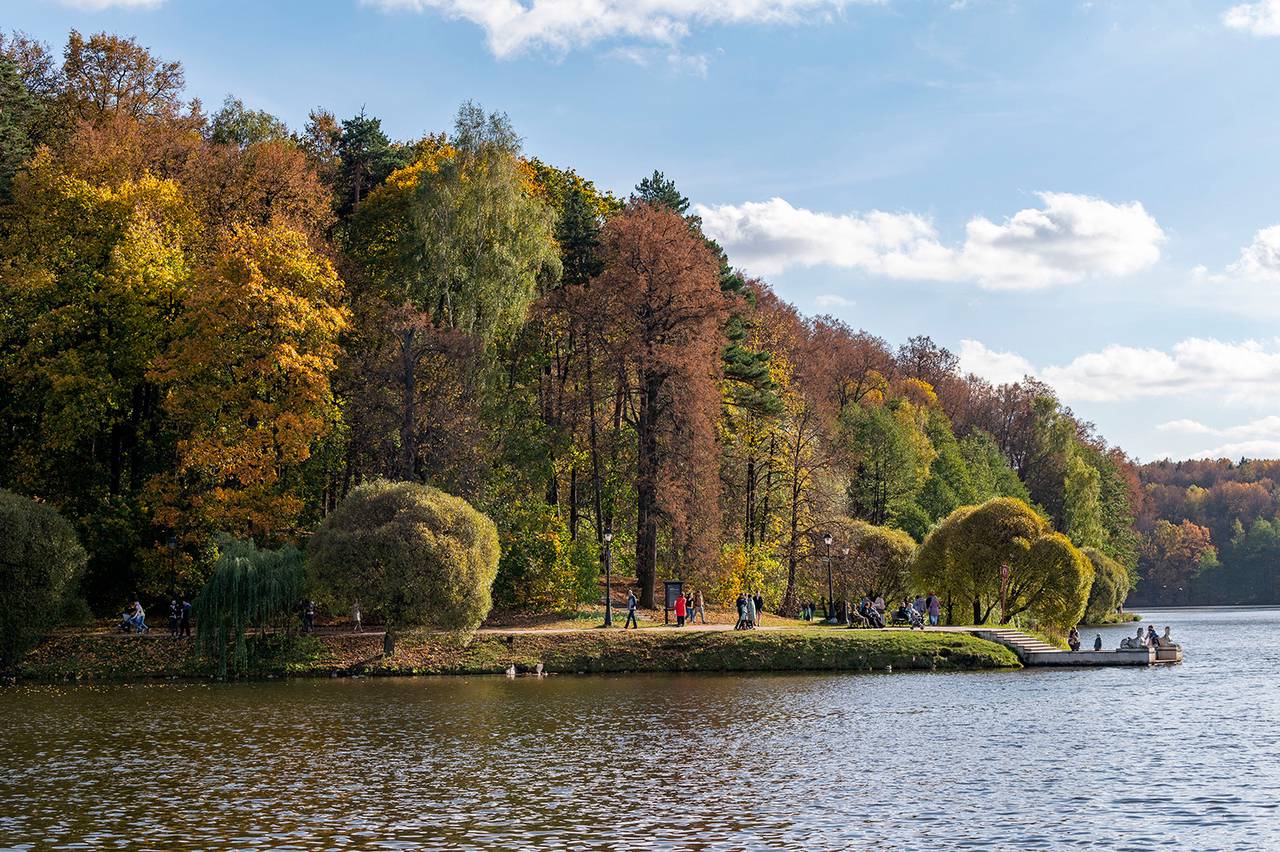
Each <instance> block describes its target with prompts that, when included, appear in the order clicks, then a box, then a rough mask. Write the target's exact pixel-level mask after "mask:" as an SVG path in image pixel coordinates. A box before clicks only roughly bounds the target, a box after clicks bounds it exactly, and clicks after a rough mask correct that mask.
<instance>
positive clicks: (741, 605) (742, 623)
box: [733, 595, 747, 630]
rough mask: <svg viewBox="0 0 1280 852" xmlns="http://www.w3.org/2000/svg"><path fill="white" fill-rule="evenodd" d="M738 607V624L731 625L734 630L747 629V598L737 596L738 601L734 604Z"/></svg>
mask: <svg viewBox="0 0 1280 852" xmlns="http://www.w3.org/2000/svg"><path fill="white" fill-rule="evenodd" d="M734 603H735V605H736V606H737V607H738V623H737V624H735V625H733V629H734V630H746V629H747V596H746V595H738V600H737V601H735V602H734Z"/></svg>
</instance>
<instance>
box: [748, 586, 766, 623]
mask: <svg viewBox="0 0 1280 852" xmlns="http://www.w3.org/2000/svg"><path fill="white" fill-rule="evenodd" d="M751 602H752V603H754V604H755V605H756V618H755V622H756V624H757V625H759V624H761V623H762V622H763V621H764V598H763V597H762V596H761V595H760V593H759V592H756V594H755V597H754V598H753V599H752V601H751Z"/></svg>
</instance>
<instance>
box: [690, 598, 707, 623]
mask: <svg viewBox="0 0 1280 852" xmlns="http://www.w3.org/2000/svg"><path fill="white" fill-rule="evenodd" d="M698 616H702V623H703V624H706V623H707V609H706V607H705V606H704V601H703V600H702V589H696V590H695V591H694V593H693V615H692V616H690V617H689V620H690V621H692V622H694V623H697V621H698Z"/></svg>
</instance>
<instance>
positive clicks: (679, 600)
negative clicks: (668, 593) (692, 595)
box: [676, 595, 689, 627]
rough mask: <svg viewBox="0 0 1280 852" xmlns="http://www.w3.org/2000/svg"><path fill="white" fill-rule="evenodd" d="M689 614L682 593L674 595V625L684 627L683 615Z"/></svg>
mask: <svg viewBox="0 0 1280 852" xmlns="http://www.w3.org/2000/svg"><path fill="white" fill-rule="evenodd" d="M688 614H689V609H688V607H686V606H685V602H684V595H676V627H684V617H685V616H686V615H688Z"/></svg>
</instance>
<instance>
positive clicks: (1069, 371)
mask: <svg viewBox="0 0 1280 852" xmlns="http://www.w3.org/2000/svg"><path fill="white" fill-rule="evenodd" d="M960 366H961V368H962V369H964V370H965V371H968V372H973V373H976V374H977V375H979V376H982V377H983V378H986V379H988V380H989V381H993V382H996V383H1000V382H1004V381H1009V380H1010V377H1012V376H1014V375H1015V374H1018V373H1026V374H1029V375H1033V376H1035V377H1037V378H1039V379H1040V380H1042V381H1044V382H1046V383H1048V384H1049V385H1051V386H1052V387H1053V388H1054V389H1055V390H1056V391H1057V392H1058V393H1059V394H1061V396H1062V397H1063V399H1065V400H1067V401H1068V402H1072V401H1087V402H1116V401H1121V400H1135V399H1145V398H1153V397H1201V398H1203V399H1205V400H1206V401H1208V402H1211V403H1213V404H1220V403H1233V404H1246V405H1267V404H1274V403H1280V346H1277V345H1275V344H1272V345H1264V344H1263V343H1260V342H1258V341H1256V340H1244V341H1240V342H1236V343H1232V342H1224V341H1221V340H1213V339H1209V338H1202V337H1190V338H1187V339H1186V340H1183V341H1180V342H1179V343H1176V344H1174V346H1173V347H1172V348H1171V349H1170V350H1168V351H1165V350H1162V349H1152V348H1146V349H1143V348H1138V347H1133V346H1119V345H1113V346H1107V347H1105V348H1103V349H1101V350H1099V351H1097V352H1087V353H1085V354H1083V355H1080V356H1078V357H1076V358H1074V359H1072V360H1071V361H1070V362H1069V363H1067V364H1063V365H1056V366H1046V367H1041V368H1038V369H1037V368H1035V367H1034V365H1032V364H1031V363H1030V362H1029V361H1028V360H1027V359H1025V358H1023V357H1022V356H1020V355H1018V354H1016V353H1013V352H996V351H993V350H990V349H988V348H987V347H986V346H985V345H984V344H982V343H980V342H978V341H976V340H966V341H962V342H961V345H960ZM1019 377H1020V376H1019ZM1258 422H1259V423H1263V422H1264V421H1258ZM1266 425H1267V426H1268V428H1269V426H1270V425H1271V424H1269V423H1267V424H1266ZM1275 425H1276V426H1277V428H1280V419H1277V420H1276V422H1275ZM1160 428H1161V429H1162V430H1164V431H1184V432H1194V431H1197V430H1200V432H1201V434H1209V432H1207V431H1203V430H1201V428H1200V424H1199V423H1196V422H1195V421H1188V420H1174V421H1170V422H1168V423H1165V424H1163V425H1162V426H1161V427H1160ZM1204 428H1205V429H1207V427H1204ZM1217 434H1222V435H1224V436H1228V437H1245V436H1246V435H1245V433H1242V432H1234V433H1233V432H1226V431H1222V432H1219V433H1217Z"/></svg>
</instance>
